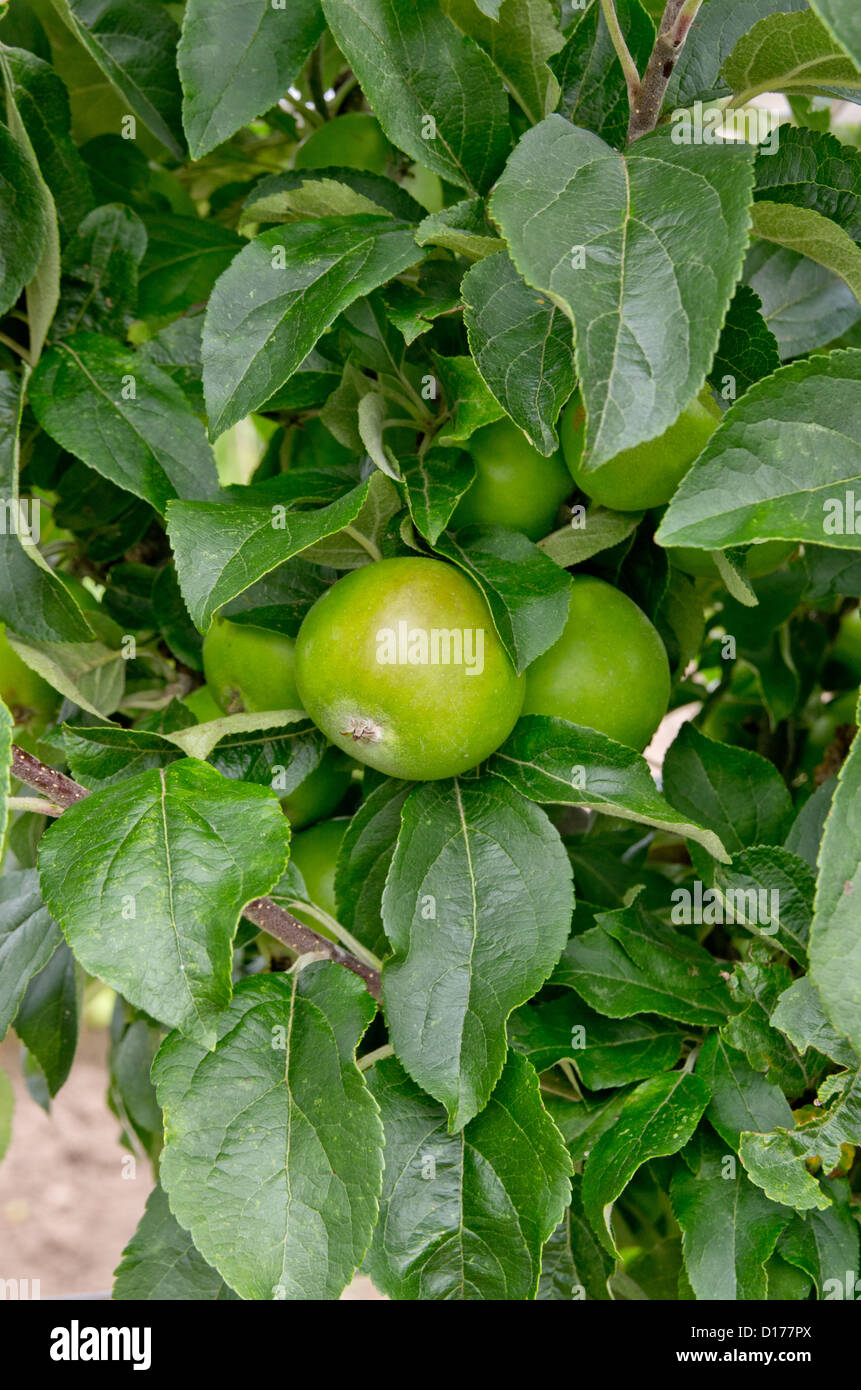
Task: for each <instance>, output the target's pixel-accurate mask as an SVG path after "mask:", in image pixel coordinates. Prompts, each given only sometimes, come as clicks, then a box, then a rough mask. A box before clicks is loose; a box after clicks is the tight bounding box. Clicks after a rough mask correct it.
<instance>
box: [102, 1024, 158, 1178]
mask: <svg viewBox="0 0 861 1390" xmlns="http://www.w3.org/2000/svg"><path fill="white" fill-rule="evenodd" d="M127 1013H132V1019H131V1022H128V1023H126V1025H125V1026H124V1027H123V1029H122V1032H119V1027H118V1020H117V1018H116V1016H115V1017H114V1019H113V1020H112V1026H111V1046H110V1050H109V1052H108V1075H109V1089H108V1104H109V1105H110V1107H111V1109H112V1110H113V1111H114V1112H115V1113H116V1115H117V1117H118V1118H119V1120H120V1123H121V1124H122V1126H123V1136H122V1139H123V1142H124V1143H127V1144H129V1145H130V1146H131V1147H132V1148H133V1149H134V1148H136V1147H137V1145H138V1144H141V1145H142V1146H143V1148H144V1150H145V1152H146V1153H147V1154H148V1155H149V1157H150V1158H151V1159H152V1161H153V1163H155V1162H157V1161H158V1158H159V1155H160V1154H161V1150H162V1146H163V1144H164V1118H163V1116H162V1113H161V1106H160V1105H159V1103H158V1101H157V1100H156V1094H155V1087H154V1086H153V1084H152V1080H151V1079H150V1071H151V1069H152V1064H153V1062H154V1060H155V1054H156V1053H157V1052H158V1049H159V1047H160V1046H161V1042H162V1037H163V1033H162V1030H161V1029H160V1028H159V1027H158V1025H157V1024H155V1023H152V1022H150V1021H149V1020H148V1019H146V1018H141V1017H140V1016H134V1014H133V1012H132V1011H131V1010H127ZM118 1033H119V1036H118Z"/></svg>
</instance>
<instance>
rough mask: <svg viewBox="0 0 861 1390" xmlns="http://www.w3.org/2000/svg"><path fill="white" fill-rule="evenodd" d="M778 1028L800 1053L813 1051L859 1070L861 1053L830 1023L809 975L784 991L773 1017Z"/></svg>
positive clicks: (772, 1019)
mask: <svg viewBox="0 0 861 1390" xmlns="http://www.w3.org/2000/svg"><path fill="white" fill-rule="evenodd" d="M771 1022H772V1024H773V1026H774V1027H775V1028H779V1029H780V1031H781V1032H782V1033H785V1034H786V1036H787V1037H788V1038H789V1040H790V1042H791V1043H792V1044H793V1045H794V1046H795V1047H796V1048H797V1049H798V1051H799V1052H806V1051H807V1050H808V1048H812V1049H813V1050H814V1051H815V1052H822V1053H824V1054H825V1056H826V1057H831V1058H832V1060H833V1061H835V1062H840V1063H841V1064H842V1065H843V1066H844V1067H857V1066H858V1062H859V1058H858V1053H857V1052H856V1051H855V1049H854V1048H853V1047H852V1045H851V1043H849V1042H848V1040H847V1039H846V1038H844V1037H842V1036H841V1035H840V1033H838V1032H837V1029H836V1028H835V1027H834V1025H833V1024H832V1023H830V1022H829V1020H828V1018H827V1016H826V1013H825V1010H824V1009H823V1007H822V999H821V998H820V995H819V991H818V989H817V988H816V985H815V984H814V983H813V981H812V980H811V978H810V976H809V975H805V976H803V977H802V978H801V979H800V980H796V981H795V983H794V984H793V985H790V987H789V989H787V990H784V992H783V994H781V996H780V998H779V999H778V1001H777V1007H776V1008H775V1010H774V1012H773V1014H772V1015H771Z"/></svg>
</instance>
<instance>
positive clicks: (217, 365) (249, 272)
mask: <svg viewBox="0 0 861 1390" xmlns="http://www.w3.org/2000/svg"><path fill="white" fill-rule="evenodd" d="M421 258H422V253H421V251H419V249H418V248H417V247H416V244H415V240H414V237H413V232H412V229H411V228H409V227H406V226H404V225H403V224H402V223H399V222H393V221H392V219H391V218H389V217H368V216H362V217H331V218H325V219H322V220H319V221H307V222H295V223H291V224H288V225H285V226H282V227H273V228H272V229H271V230H270V231H268V232H264V233H263V235H262V236H259V237H256V238H255V239H254V241H252V242H251V243H250V244H249V245H248V246H246V247H245V249H244V250H243V251H240V253H239V255H238V256H236V257H235V258H234V260H233V261H232V263H231V264H230V266H229V267H228V268H227V270H226V271H225V272H224V274H223V275H222V276H221V278H220V279H219V281H218V282H217V284H216V286H215V289H214V290H213V292H212V298H211V299H210V301H209V308H208V309H207V313H206V324H205V326H204V330H203V380H204V390H205V393H206V402H207V408H208V410H209V416H210V433H211V435H212V436H213V437H214V438H215V437H217V436H218V435H220V434H223V433H224V431H225V430H226V429H229V428H230V426H231V425H235V424H236V422H237V421H238V420H242V419H244V417H245V416H246V415H247V414H249V412H250V411H252V410H256V409H257V408H258V407H259V406H261V405H264V404H265V402H266V401H268V400H269V398H270V396H272V395H273V394H274V393H275V392H276V391H277V390H278V389H279V387H281V386H283V385H284V383H285V381H288V380H289V379H290V377H291V376H292V375H293V373H294V372H295V371H296V369H297V367H299V365H300V364H301V363H302V361H303V360H304V359H305V357H307V355H308V353H309V352H310V351H311V348H312V347H313V346H314V344H315V343H316V341H317V339H318V338H319V337H320V335H321V334H322V333H324V332H325V331H326V329H327V328H328V327H329V325H330V324H331V323H333V322H334V320H335V319H336V318H337V316H338V314H340V313H341V311H342V310H343V309H346V308H347V306H348V305H350V304H352V303H353V301H354V300H356V299H359V298H360V297H361V296H362V295H366V294H368V293H369V292H370V291H371V290H373V289H375V288H376V287H377V286H378V285H382V284H384V283H385V282H386V281H387V280H390V279H391V278H392V277H393V276H394V275H398V274H399V273H400V272H401V271H402V270H406V269H407V268H408V267H409V266H411V265H415V263H416V261H418V260H421Z"/></svg>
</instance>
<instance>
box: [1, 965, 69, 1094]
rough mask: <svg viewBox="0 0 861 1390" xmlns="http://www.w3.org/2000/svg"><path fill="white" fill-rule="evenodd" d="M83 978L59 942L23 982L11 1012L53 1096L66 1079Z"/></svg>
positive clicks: (25, 1044)
mask: <svg viewBox="0 0 861 1390" xmlns="http://www.w3.org/2000/svg"><path fill="white" fill-rule="evenodd" d="M82 994H83V979H79V971H78V970H77V967H76V966H75V958H74V956H73V955H72V953H71V951H70V950H69V948H68V946H67V945H66V943H65V942H62V943H61V944H60V945H59V946H58V947H57V949H56V951H55V952H54V954H53V955H52V956H51V959H50V960H49V961H48V962H47V964H46V965H43V967H42V969H41V970H40V971H39V972H38V974H36V975H34V976H33V977H32V978H31V980H30V982H29V984H28V985H27V990H26V993H25V994H24V998H23V999H22V1000H21V1004H20V1006H19V1009H18V1012H17V1014H16V1015H15V1032H16V1033H17V1034H18V1037H19V1038H20V1039H21V1041H22V1043H23V1044H24V1046H25V1047H26V1048H27V1050H28V1052H29V1053H30V1055H31V1056H32V1057H35V1059H36V1061H37V1062H38V1063H39V1066H40V1068H41V1070H42V1072H43V1074H44V1077H45V1081H46V1083H47V1087H48V1094H49V1095H51V1096H55V1095H56V1094H57V1092H58V1091H59V1089H60V1087H61V1086H62V1085H63V1083H64V1082H65V1080H66V1079H67V1077H68V1075H69V1072H70V1071H71V1069H72V1062H73V1061H74V1059H75V1049H76V1047H77V1045H78V1026H79V1022H80V1006H81V1002H82Z"/></svg>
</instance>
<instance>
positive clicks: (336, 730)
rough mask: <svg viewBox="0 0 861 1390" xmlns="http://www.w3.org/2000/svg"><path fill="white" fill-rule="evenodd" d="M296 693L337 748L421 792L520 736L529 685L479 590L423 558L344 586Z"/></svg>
mask: <svg viewBox="0 0 861 1390" xmlns="http://www.w3.org/2000/svg"><path fill="white" fill-rule="evenodd" d="M446 658H448V659H447V660H446ZM296 683H297V685H298V687H299V694H300V697H301V702H302V708H303V709H305V710H306V711H307V713H308V714H309V715H310V716H311V718H312V719H313V720H314V723H315V724H317V726H318V727H319V728H320V729H322V730H323V733H324V734H325V735H326V737H327V738H328V739H329V741H330V743H333V744H335V745H336V746H337V747H339V748H341V749H343V751H344V752H346V753H349V754H350V755H351V756H352V757H354V758H357V759H358V760H359V762H362V763H366V764H367V765H368V766H370V767H375V768H377V769H378V770H379V771H380V772H383V773H386V774H387V775H388V776H390V777H400V778H405V779H411V780H412V779H415V780H418V781H433V780H436V779H437V778H441V777H453V776H456V775H457V774H458V773H460V772H465V771H466V770H467V769H468V768H471V767H475V765H476V764H477V763H479V762H481V761H482V759H484V758H486V757H488V756H489V755H490V754H491V753H492V752H493V751H494V749H496V748H498V747H499V745H500V744H501V743H502V742H503V741H504V740H505V739H506V738H507V736H508V734H509V733H510V732H511V730H512V728H513V727H514V724H515V722H516V720H517V717H518V715H519V713H520V708H521V705H522V703H523V691H524V686H525V681H524V677H523V676H522V675H521V676H519V675H517V673H516V672H515V670H514V667H513V666H512V664H511V662H510V660H509V658H508V656H507V654H506V652H505V649H504V648H503V646H502V644H501V642H500V640H499V638H498V636H497V633H496V629H495V627H494V626H493V620H492V618H491V616H490V611H489V609H488V607H487V604H486V603H485V600H484V598H483V596H482V594H481V592H480V591H479V589H478V588H477V587H476V586H475V584H473V583H472V581H471V580H469V579H468V578H467V577H466V575H464V574H463V573H462V572H461V571H460V570H459V569H456V568H455V567H454V566H453V565H448V564H445V563H443V562H442V561H440V560H432V559H424V558H415V559H413V558H403V559H401V558H397V559H390V560H380V561H377V562H375V563H373V564H370V565H365V566H364V567H363V568H362V569H357V570H353V571H352V572H351V573H349V574H346V575H344V577H343V578H342V579H339V580H338V581H337V583H336V584H333V586H332V588H331V589H329V590H328V591H327V592H326V593H325V594H324V595H323V596H322V597H321V598H319V599H318V600H317V602H316V603H315V604H314V606H313V608H311V610H310V611H309V613H308V614H307V616H306V618H305V621H304V622H303V624H302V627H301V628H300V631H299V636H298V637H297V639H296Z"/></svg>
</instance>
